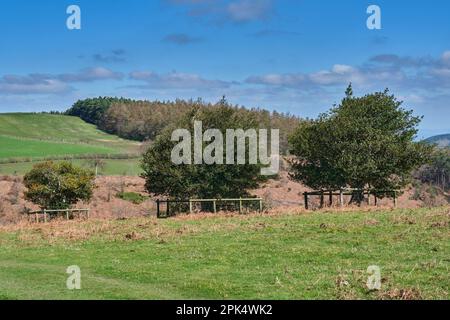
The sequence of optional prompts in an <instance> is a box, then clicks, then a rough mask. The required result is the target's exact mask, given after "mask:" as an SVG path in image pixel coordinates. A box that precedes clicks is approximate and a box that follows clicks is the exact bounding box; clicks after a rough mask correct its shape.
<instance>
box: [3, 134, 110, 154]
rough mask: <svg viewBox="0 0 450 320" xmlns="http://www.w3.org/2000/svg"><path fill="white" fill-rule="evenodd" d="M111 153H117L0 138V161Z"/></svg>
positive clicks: (37, 141) (98, 149)
mask: <svg viewBox="0 0 450 320" xmlns="http://www.w3.org/2000/svg"><path fill="white" fill-rule="evenodd" d="M112 153H117V151H116V150H115V149H113V148H110V147H102V146H96V145H90V144H81V143H80V144H76V143H58V142H52V141H45V140H42V141H39V140H28V139H22V138H13V137H9V136H0V159H11V158H15V159H17V158H35V157H51V156H59V155H82V154H99V155H100V154H112Z"/></svg>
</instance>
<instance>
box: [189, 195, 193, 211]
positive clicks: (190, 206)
mask: <svg viewBox="0 0 450 320" xmlns="http://www.w3.org/2000/svg"><path fill="white" fill-rule="evenodd" d="M192 211H193V210H192V200H191V199H189V213H190V214H192Z"/></svg>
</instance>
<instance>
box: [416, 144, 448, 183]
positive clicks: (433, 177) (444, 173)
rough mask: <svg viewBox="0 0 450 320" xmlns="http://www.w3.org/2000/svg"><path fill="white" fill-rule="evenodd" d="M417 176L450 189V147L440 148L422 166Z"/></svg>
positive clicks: (421, 179) (426, 181)
mask: <svg viewBox="0 0 450 320" xmlns="http://www.w3.org/2000/svg"><path fill="white" fill-rule="evenodd" d="M415 177H416V178H417V179H419V180H420V181H422V182H424V183H428V184H431V185H434V186H437V187H439V188H441V189H442V190H444V191H448V190H450V149H449V148H446V149H438V150H437V151H435V152H434V153H433V155H432V157H431V161H430V162H429V163H428V164H427V165H425V166H423V167H422V168H420V169H419V170H418V171H417V172H416V173H415Z"/></svg>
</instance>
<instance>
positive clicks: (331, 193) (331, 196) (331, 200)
mask: <svg viewBox="0 0 450 320" xmlns="http://www.w3.org/2000/svg"><path fill="white" fill-rule="evenodd" d="M329 199H330V207H332V206H333V191H330V198H329Z"/></svg>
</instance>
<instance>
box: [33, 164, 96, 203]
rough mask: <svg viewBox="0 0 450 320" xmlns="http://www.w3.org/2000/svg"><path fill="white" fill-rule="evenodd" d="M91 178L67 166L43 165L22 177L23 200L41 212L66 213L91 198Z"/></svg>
mask: <svg viewBox="0 0 450 320" xmlns="http://www.w3.org/2000/svg"><path fill="white" fill-rule="evenodd" d="M94 178H95V175H94V173H93V172H92V171H90V170H85V169H82V168H78V167H75V166H73V165H72V164H71V163H70V162H60V163H54V162H51V161H50V162H44V163H39V164H37V165H35V166H34V167H33V169H32V170H31V171H30V172H28V173H27V174H26V175H25V177H24V184H25V187H26V188H27V189H28V190H27V191H26V192H25V198H26V199H27V200H29V201H31V202H33V203H35V204H37V205H39V206H40V207H41V208H43V209H50V210H51V209H68V208H70V207H71V206H72V205H74V204H76V203H77V202H78V201H80V200H81V201H89V200H90V199H91V198H92V193H93V189H94Z"/></svg>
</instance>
